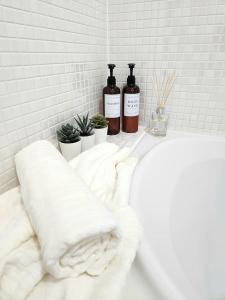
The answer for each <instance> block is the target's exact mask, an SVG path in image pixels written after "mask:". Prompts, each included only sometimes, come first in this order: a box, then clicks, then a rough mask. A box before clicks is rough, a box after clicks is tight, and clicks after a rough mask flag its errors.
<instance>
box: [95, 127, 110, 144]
mask: <svg viewBox="0 0 225 300" xmlns="http://www.w3.org/2000/svg"><path fill="white" fill-rule="evenodd" d="M94 131H95V144H100V143H104V142H106V139H107V131H108V127H105V128H95V129H94Z"/></svg>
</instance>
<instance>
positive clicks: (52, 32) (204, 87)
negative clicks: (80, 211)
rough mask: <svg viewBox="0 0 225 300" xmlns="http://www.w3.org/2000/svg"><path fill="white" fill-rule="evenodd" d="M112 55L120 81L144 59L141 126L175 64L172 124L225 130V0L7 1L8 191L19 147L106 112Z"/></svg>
mask: <svg viewBox="0 0 225 300" xmlns="http://www.w3.org/2000/svg"><path fill="white" fill-rule="evenodd" d="M107 2H108V10H107ZM107 11H108V15H107ZM107 61H108V62H109V61H110V62H112V63H116V65H117V68H116V70H115V75H116V77H117V82H118V84H119V85H120V86H122V85H123V84H124V83H125V80H126V77H127V74H128V68H127V63H129V62H135V63H136V70H135V75H136V78H137V83H138V85H139V86H140V88H141V91H142V93H141V114H140V115H141V122H142V123H145V124H147V125H148V124H149V119H150V116H151V113H152V112H153V111H154V109H155V106H156V99H155V97H154V95H153V91H152V74H153V71H157V72H161V71H163V70H176V73H177V80H176V84H175V87H174V90H173V92H172V94H171V96H170V99H169V103H168V111H169V113H170V122H169V127H170V128H172V129H177V130H184V131H193V132H202V133H209V134H215V135H222V136H225V1H224V0H182V1H181V0H110V1H107V0H89V1H82V0H67V1H63V0H29V1H28V0H0V66H1V72H0V193H1V192H4V191H5V190H7V189H9V188H11V187H13V186H15V185H16V184H17V179H16V173H15V167H14V154H15V153H16V152H17V151H18V150H19V149H21V148H22V147H24V146H25V145H27V144H29V143H31V142H32V141H35V140H38V139H48V140H50V141H52V142H53V143H56V129H57V128H58V127H59V126H60V125H61V124H62V123H65V122H67V121H71V120H72V119H73V116H74V115H75V114H77V113H86V112H88V111H89V112H90V114H93V113H95V112H96V111H98V107H99V102H100V99H101V94H102V88H103V86H104V85H105V81H106V80H105V79H106V62H107Z"/></svg>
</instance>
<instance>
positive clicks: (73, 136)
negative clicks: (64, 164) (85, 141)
mask: <svg viewBox="0 0 225 300" xmlns="http://www.w3.org/2000/svg"><path fill="white" fill-rule="evenodd" d="M57 138H58V141H59V146H60V149H61V152H62V155H63V156H64V157H65V158H66V159H67V160H70V159H72V158H73V157H75V156H76V155H78V154H80V152H81V139H80V134H79V131H78V130H77V129H76V128H75V127H74V126H73V125H71V124H69V123H67V124H66V125H62V126H61V128H60V129H59V130H57Z"/></svg>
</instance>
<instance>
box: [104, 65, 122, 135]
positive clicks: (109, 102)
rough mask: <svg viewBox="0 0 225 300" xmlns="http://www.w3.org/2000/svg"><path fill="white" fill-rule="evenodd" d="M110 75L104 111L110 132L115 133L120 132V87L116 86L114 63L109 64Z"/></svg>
mask: <svg viewBox="0 0 225 300" xmlns="http://www.w3.org/2000/svg"><path fill="white" fill-rule="evenodd" d="M108 68H109V70H110V76H109V77H108V80H107V86H106V87H104V89H103V111H104V116H105V117H106V119H107V121H108V134H109V135H114V134H118V133H119V132H120V89H119V88H118V87H117V86H116V78H115V76H113V69H114V68H115V65H114V64H108Z"/></svg>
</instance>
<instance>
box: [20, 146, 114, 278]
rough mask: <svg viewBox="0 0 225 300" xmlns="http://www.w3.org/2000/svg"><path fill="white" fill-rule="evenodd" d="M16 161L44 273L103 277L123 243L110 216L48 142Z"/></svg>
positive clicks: (30, 148)
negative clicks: (102, 274) (101, 275)
mask: <svg viewBox="0 0 225 300" xmlns="http://www.w3.org/2000/svg"><path fill="white" fill-rule="evenodd" d="M15 160H16V169H17V174H18V178H19V181H20V184H21V192H22V197H23V201H24V206H25V209H26V211H27V213H28V215H29V218H30V220H31V223H32V225H33V227H34V230H35V232H36V234H37V237H38V240H39V243H40V247H41V255H42V259H43V263H44V266H45V268H46V270H47V271H48V272H49V273H50V274H51V275H53V276H54V277H55V278H63V277H68V276H71V275H72V276H76V275H79V274H83V273H87V274H90V275H93V276H96V275H100V274H101V273H102V272H103V271H104V270H105V269H106V268H107V266H108V265H109V263H110V262H111V261H112V260H113V258H114V256H115V254H116V250H117V248H118V245H119V242H120V234H119V229H118V227H117V222H116V220H115V218H114V216H113V215H112V213H111V212H110V211H109V210H108V209H107V208H106V207H105V206H104V204H103V203H101V202H100V201H99V200H98V199H96V197H95V196H94V195H93V193H91V191H90V190H89V188H88V187H87V185H86V184H85V182H84V181H83V180H82V179H81V178H80V177H79V175H78V174H77V173H76V171H75V170H73V169H72V168H71V167H70V166H69V165H68V163H67V162H66V161H65V159H64V158H63V157H62V156H61V154H60V153H59V152H58V151H57V150H56V149H55V147H54V146H53V145H51V144H50V143H49V142H47V141H38V142H35V143H33V144H31V145H29V146H27V147H26V148H24V149H23V150H21V151H20V152H19V153H18V154H17V155H16V158H15Z"/></svg>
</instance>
